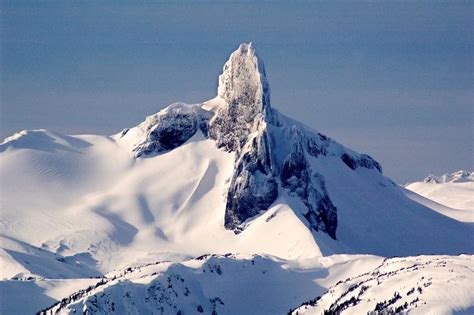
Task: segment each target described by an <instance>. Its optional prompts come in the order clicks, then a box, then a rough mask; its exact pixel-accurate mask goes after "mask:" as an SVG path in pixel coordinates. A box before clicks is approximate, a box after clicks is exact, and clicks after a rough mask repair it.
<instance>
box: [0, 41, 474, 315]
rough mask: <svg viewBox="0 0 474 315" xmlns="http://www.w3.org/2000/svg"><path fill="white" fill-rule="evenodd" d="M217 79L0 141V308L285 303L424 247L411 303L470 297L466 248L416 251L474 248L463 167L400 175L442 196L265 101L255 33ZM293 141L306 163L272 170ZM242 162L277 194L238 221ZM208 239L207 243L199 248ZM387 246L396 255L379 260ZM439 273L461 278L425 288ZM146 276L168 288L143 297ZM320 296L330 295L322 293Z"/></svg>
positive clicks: (448, 307)
mask: <svg viewBox="0 0 474 315" xmlns="http://www.w3.org/2000/svg"><path fill="white" fill-rule="evenodd" d="M219 80H220V81H219V90H218V96H217V97H216V98H214V99H211V100H209V101H206V102H204V103H202V104H193V105H188V104H183V103H175V104H172V105H170V106H169V107H167V108H165V109H164V110H162V111H160V112H158V113H156V114H155V115H152V116H149V117H147V118H146V119H145V121H144V122H142V123H141V124H139V125H138V126H136V127H132V128H129V129H124V131H123V132H121V133H118V134H116V135H113V136H110V137H109V136H95V135H76V136H69V135H63V134H60V133H56V132H52V131H48V130H43V129H40V130H29V131H22V132H20V133H17V134H15V135H13V136H12V137H9V138H7V139H5V140H4V141H3V142H2V144H0V165H1V169H0V179H1V189H2V190H1V194H0V207H1V209H0V212H1V218H0V259H1V260H0V263H1V268H0V269H1V271H0V277H1V279H2V281H1V282H0V289H1V290H2V294H0V297H1V299H2V301H1V308H2V312H1V313H6V314H9V313H19V312H23V311H24V312H32V311H33V312H34V311H38V310H39V309H43V308H46V307H48V306H50V305H52V304H53V303H54V302H55V301H57V300H59V299H61V298H64V297H66V296H67V295H69V294H73V293H74V292H75V293H74V294H75V295H74V296H75V298H74V299H72V300H71V299H70V300H68V301H66V302H65V303H64V304H65V306H66V307H67V308H68V309H70V310H72V309H77V310H78V311H83V307H84V305H86V307H87V308H88V309H89V310H93V307H95V306H94V304H95V305H96V306H97V307H98V309H97V310H102V311H103V312H110V311H111V309H110V308H111V307H112V304H111V303H114V306H113V307H114V308H116V310H117V311H120V312H129V313H143V312H147V311H150V312H151V311H152V310H154V311H157V310H159V309H160V307H164V310H166V312H167V311H173V312H175V311H177V310H178V309H182V310H184V311H190V312H195V311H197V308H198V306H199V305H201V307H202V308H203V309H204V310H205V312H210V311H212V309H215V310H217V311H218V312H219V313H220V311H224V312H225V313H234V314H243V313H255V310H257V309H258V310H262V311H261V312H260V313H263V314H265V313H268V314H272V313H284V312H288V310H290V309H294V308H296V307H298V306H299V305H301V304H302V303H304V302H306V301H308V300H311V299H314V298H315V297H316V296H318V295H323V294H324V293H325V292H326V291H327V290H328V289H329V288H332V287H334V286H336V287H337V289H338V290H339V287H338V286H337V285H336V283H337V282H338V281H343V280H346V279H348V278H351V279H352V278H353V279H358V278H357V277H358V276H361V277H364V276H363V274H364V273H368V272H373V270H375V269H376V268H377V267H379V266H380V265H381V264H382V262H384V261H385V262H386V264H387V266H398V265H406V266H410V265H413V264H415V263H417V261H418V260H419V259H421V260H422V261H424V262H426V263H427V268H424V269H420V270H419V272H420V275H421V274H422V273H423V274H424V273H426V277H433V279H435V281H433V286H432V288H431V289H429V290H428V293H427V295H424V296H423V298H424V301H425V302H426V303H427V304H426V305H425V304H423V305H421V304H420V305H418V307H419V308H420V309H421V310H423V311H427V312H428V311H431V310H433V311H434V312H438V311H439V312H448V313H449V312H451V311H455V310H456V311H458V310H459V311H463V310H468V309H469V307H472V306H473V305H474V301H473V296H472V293H471V294H470V293H469V292H472V287H471V286H470V285H469V284H468V280H472V268H473V263H472V256H468V255H462V256H449V257H448V256H426V257H421V258H420V257H418V256H419V255H422V254H425V255H430V254H436V255H459V254H469V255H472V254H473V253H474V244H473V242H472V236H473V235H474V227H473V224H472V223H470V222H473V220H472V216H471V213H472V212H470V211H471V210H469V209H467V208H469V207H470V206H469V205H470V204H471V203H472V186H470V185H471V184H472V183H473V182H472V181H467V180H466V178H468V177H469V176H470V175H466V174H465V173H459V174H454V175H452V176H451V177H449V176H445V177H444V179H443V180H442V181H441V180H439V182H440V183H439V184H438V183H431V182H429V183H415V184H412V185H415V186H412V185H410V186H408V187H407V189H412V188H413V187H418V186H419V187H426V189H427V194H428V193H429V194H431V195H435V194H436V195H439V196H442V198H441V197H440V198H441V199H438V200H440V201H438V202H439V203H442V202H441V201H443V202H444V203H450V204H451V206H453V205H456V207H454V206H453V208H450V207H447V206H443V205H441V204H439V203H436V202H434V201H430V200H428V199H426V198H424V197H422V196H420V195H417V194H415V193H411V192H408V191H407V190H406V189H404V188H401V187H399V186H397V185H395V184H394V183H393V182H392V181H391V180H390V179H388V178H386V177H385V176H384V175H383V174H382V171H381V167H380V165H379V164H378V163H377V162H376V161H375V160H373V159H372V158H370V157H369V156H367V155H363V154H359V153H357V152H354V151H352V150H350V149H347V148H345V147H344V146H342V145H341V144H339V143H337V142H335V141H334V140H332V139H330V138H328V137H326V136H323V135H321V134H319V133H317V132H316V131H314V130H312V129H311V128H309V127H306V126H304V125H302V124H300V123H299V122H296V121H294V120H292V119H291V118H288V117H286V116H284V115H282V114H280V113H278V112H277V111H276V110H274V109H272V108H271V107H270V94H269V85H268V81H267V80H266V77H265V70H264V66H263V62H262V61H261V59H260V58H259V57H258V56H257V55H256V53H255V49H254V47H253V46H252V45H250V44H243V45H241V46H240V47H239V49H238V50H237V51H236V52H235V53H234V54H232V56H231V58H230V59H229V61H228V63H226V65H225V66H224V71H223V74H222V75H221V77H220V79H219ZM231 103H232V104H233V106H237V108H238V110H237V111H235V112H234V111H233V110H230V109H229V107H228V106H229V104H231ZM234 109H235V108H234ZM236 112H237V113H240V114H242V115H244V114H245V115H247V116H245V115H244V116H245V117H243V116H242V115H240V114H239V115H236V114H235V113H236ZM219 119H220V121H219ZM203 122H204V123H205V124H204V125H205V126H204V125H203ZM229 122H233V123H234V124H231V123H229ZM207 126H209V127H210V129H209V134H208V133H207V131H208V130H207ZM213 128H215V129H213ZM213 132H214V133H213ZM169 135H172V136H171V137H170V136H169ZM216 137H217V138H216ZM169 140H171V142H170V141H169ZM178 140H179V141H178ZM295 147H297V148H299V149H300V150H299V151H298V152H299V153H301V154H300V155H299V158H300V160H301V161H299V162H301V163H299V164H298V163H295V165H297V164H298V165H297V166H298V167H299V166H304V170H303V171H302V172H304V174H305V175H307V176H306V177H304V176H300V178H297V176H296V175H298V174H299V173H298V172H296V171H295V172H293V173H292V172H289V174H291V175H292V176H293V177H290V178H283V177H282V176H281V174H280V172H281V168H282V165H283V164H284V163H285V161H286V160H287V159H288V158H291V155H290V153H291V152H293V149H294V148H295ZM249 160H250V162H248V161H249ZM290 162H298V161H296V160H294V161H293V160H292V161H290ZM289 165H293V164H291V163H289ZM256 167H259V168H260V169H257V171H255V170H254V168H256ZM294 168H296V166H295V167H294ZM237 169H241V170H242V169H244V170H245V172H243V173H238V172H237ZM235 174H237V175H238V176H236V175H235ZM239 174H243V175H239ZM466 176H467V177H466ZM249 177H251V180H249V182H250V183H252V185H247V186H245V185H244V187H243V188H248V187H250V188H252V189H251V192H250V194H252V193H255V194H257V195H259V196H260V197H261V195H264V194H267V193H268V192H269V190H268V189H267V188H268V187H266V186H265V185H266V183H267V182H268V181H267V180H272V182H273V183H275V185H273V186H272V187H274V188H275V187H276V191H270V193H271V194H270V195H271V197H272V198H273V197H275V198H274V199H272V200H271V201H270V203H269V205H268V207H264V208H265V209H264V208H259V207H255V209H253V210H255V211H256V212H255V213H252V215H251V216H249V217H246V218H245V220H244V221H243V222H241V224H240V226H239V230H238V232H239V233H234V230H228V229H226V227H225V224H224V223H225V215H226V211H227V208H226V207H227V205H228V202H227V201H228V198H229V196H228V195H229V190H230V188H231V187H234V186H233V185H235V187H237V188H239V187H240V186H239V185H240V184H241V183H242V182H245V180H248V179H249ZM283 182H284V183H283ZM441 182H442V183H441ZM262 183H264V184H265V185H264V184H262ZM291 183H303V184H305V185H306V186H307V187H306V186H305V187H306V188H307V189H308V190H309V188H311V189H313V190H314V191H313V192H312V193H313V195H312V197H311V198H313V199H317V200H312V201H314V202H313V203H315V204H317V202H318V201H321V200H325V201H326V202H328V201H327V200H329V202H331V203H332V204H333V206H334V209H336V210H335V211H334V212H335V213H336V214H337V228H336V227H335V226H334V224H333V225H331V226H332V227H333V228H335V235H331V234H328V233H327V231H328V230H327V229H325V228H327V227H325V226H324V225H315V224H313V223H314V222H310V221H308V213H309V210H308V204H310V202H309V199H311V198H310V197H309V196H308V194H306V195H305V192H304V190H306V189H303V185H300V184H298V185H300V186H301V187H293V186H294V185H293V186H292V185H290V184H291ZM423 185H425V186H423ZM308 187H309V188H308ZM433 187H436V189H433ZM443 187H444V188H443ZM466 187H467V188H466ZM241 188H242V187H241ZM428 188H430V189H431V190H429V189H428ZM428 190H429V191H428ZM273 192H277V194H273ZM419 193H420V194H422V192H419ZM431 195H430V196H431ZM245 196H248V195H245ZM315 196H319V197H320V199H318V198H316V197H315ZM231 197H232V196H231ZM323 198H327V199H323ZM443 198H444V199H443ZM433 199H435V197H433ZM268 200H269V199H267V200H266V201H268ZM239 201H240V200H239ZM329 202H328V203H329ZM459 206H460V207H459ZM466 207H467V208H466ZM470 209H472V208H470ZM316 210H317V211H319V212H317V211H316V212H315V213H319V214H322V212H321V211H320V210H321V209H316ZM254 214H255V215H254ZM330 235H331V236H330ZM334 236H335V237H334ZM227 253H233V254H232V255H226V254H227ZM204 254H212V255H211V256H205V258H202V259H197V258H196V257H198V256H201V255H204ZM254 255H257V256H254ZM394 256H401V257H404V258H393V259H392V258H391V259H389V260H385V257H394ZM397 259H400V261H398V260H397ZM439 261H444V262H446V265H447V266H448V267H446V268H445V267H442V268H441V267H440V266H438V265H436V263H434V262H439ZM218 266H219V267H218ZM382 267H384V268H385V265H383V266H382ZM128 268H131V269H130V270H129V269H128ZM219 268H220V270H221V271H220V272H219V271H218V270H219ZM380 268H381V267H380ZM380 268H379V269H380ZM387 268H388V267H387ZM390 268H391V267H390ZM394 268H395V267H394ZM397 268H398V267H397ZM440 268H441V269H440ZM463 268H464V269H463ZM399 269H400V268H399ZM399 269H397V270H399ZM127 270H129V271H127ZM450 270H453V272H451V271H450ZM461 270H465V271H466V272H464V273H463V272H461ZM102 276H104V277H105V278H104V279H105V280H100V279H98V278H97V277H102ZM114 276H115V279H114ZM417 276H418V275H417ZM91 277H92V278H91ZM410 277H412V275H410V274H408V273H397V274H396V275H395V276H394V277H393V279H391V278H390V279H387V281H385V282H384V283H383V288H382V289H381V291H380V292H378V291H377V289H376V288H375V287H372V288H371V289H370V290H369V291H368V292H367V294H368V295H367V296H369V294H373V295H372V296H373V298H372V300H371V301H370V303H368V304H367V303H365V302H364V303H365V304H364V303H362V304H360V305H359V306H358V307H360V309H361V310H362V309H363V310H366V309H370V308H372V307H373V306H374V303H376V302H377V303H378V302H381V301H382V300H381V299H384V300H385V299H387V298H390V296H388V295H387V294H388V293H390V294H393V292H389V291H391V290H392V289H397V290H398V289H399V288H401V286H403V285H404V284H403V283H405V282H406V283H411V282H410V281H411V278H410ZM169 279H170V280H169ZM181 279H183V281H181ZM397 279H398V280H397ZM413 279H415V277H413ZM392 280H393V281H392ZM169 281H171V282H173V287H174V288H175V289H173V290H175V291H176V290H179V294H178V296H177V295H176V294H177V293H176V292H177V291H176V292H174V291H173V290H171V289H169V288H168V287H167V285H168V284H169V283H168V282H169ZM413 281H415V280H413ZM442 281H452V282H453V283H454V284H453V285H455V284H459V286H460V290H459V291H458V292H454V293H452V294H451V293H449V292H446V291H445V290H444V289H439V290H438V289H436V290H434V289H433V288H438V286H439V284H440V283H442ZM471 282H474V281H471ZM97 283H99V284H100V285H99V286H98V287H93V288H91V289H90V291H87V292H86V293H84V291H81V290H85V289H86V288H87V287H88V286H90V285H94V286H95V285H96V284H97ZM183 283H186V285H184V284H183ZM450 283H451V282H450ZM256 284H258V285H256ZM186 286H188V290H190V293H189V294H188V295H185V294H184V293H185V292H186V289H185V288H186ZM158 288H159V289H158ZM289 288H291V290H289ZM344 288H346V287H343V286H341V290H343V289H344ZM446 288H447V289H450V290H452V287H451V286H447V287H446ZM149 290H151V291H153V292H154V293H153V294H155V296H156V294H158V293H159V294H160V296H161V298H162V300H166V301H167V302H166V303H164V304H163V303H161V302H160V303H161V304H160V303H158V304H156V303H155V302H147V301H146V300H145V297H146V296H149V295H150V294H151V293H150V292H151V291H149ZM157 290H158V291H157ZM469 290H470V291H469ZM392 291H393V290H392ZM22 292H27V293H28V294H21V293H22ZM147 292H148V293H147ZM99 293H106V294H105V295H104V296H101V295H100V294H99ZM126 293H128V294H129V295H130V296H131V297H132V296H133V298H130V299H128V298H124V295H125V294H126ZM175 293H176V294H175ZM147 294H148V295H147ZM173 296H174V297H173ZM4 297H5V298H4ZM217 297H219V299H217ZM326 297H327V301H328V303H329V302H331V301H332V298H333V295H332V294H329V295H327V296H326ZM28 301H30V303H28ZM96 301H98V302H96ZM221 302H223V303H221ZM262 303H263V304H262ZM23 304H25V305H26V304H27V305H26V306H24V308H23V306H22V305H23ZM165 304H166V305H165ZM328 305H330V304H324V307H326V306H328ZM364 305H365V306H364ZM308 311H310V309H308Z"/></svg>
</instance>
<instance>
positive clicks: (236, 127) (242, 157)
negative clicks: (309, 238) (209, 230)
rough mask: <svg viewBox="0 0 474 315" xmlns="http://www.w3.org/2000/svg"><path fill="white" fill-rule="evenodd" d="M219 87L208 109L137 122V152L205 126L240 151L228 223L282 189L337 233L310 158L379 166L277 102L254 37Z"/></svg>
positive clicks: (172, 143) (319, 224)
mask: <svg viewBox="0 0 474 315" xmlns="http://www.w3.org/2000/svg"><path fill="white" fill-rule="evenodd" d="M217 92H218V97H217V98H216V100H218V102H216V104H218V105H217V106H214V107H212V109H211V110H210V111H208V110H204V109H203V108H204V105H202V104H201V105H186V104H182V103H176V104H173V105H171V106H169V107H168V108H166V109H164V110H162V111H160V112H159V113H158V114H156V115H153V116H150V117H148V118H147V119H146V121H145V122H143V123H142V124H140V125H139V126H137V127H136V128H133V129H134V133H135V135H137V134H138V137H139V139H142V140H141V141H139V142H138V143H136V144H135V145H134V146H133V151H134V152H135V155H136V157H146V156H150V155H154V154H159V153H161V152H166V151H168V150H172V149H174V148H176V147H178V146H180V145H181V144H183V143H184V142H186V141H188V140H189V139H190V138H191V137H192V136H193V135H194V134H195V133H196V131H197V130H201V132H202V133H203V135H204V136H206V137H209V138H210V139H213V140H214V141H215V143H216V145H217V147H219V148H222V149H223V150H225V151H228V152H234V153H235V156H236V160H235V169H234V173H233V176H232V178H231V182H230V185H229V190H228V193H227V199H226V208H225V222H224V225H225V227H226V229H229V230H233V231H234V232H235V233H239V232H240V231H242V230H243V229H244V228H245V224H246V223H247V221H249V219H251V218H253V217H254V216H256V215H257V214H259V213H260V212H261V211H265V210H267V209H268V208H269V207H270V206H271V205H272V204H273V202H274V201H275V200H276V199H277V197H278V195H279V193H281V192H283V191H285V192H286V193H288V194H289V195H290V196H293V197H295V196H296V197H298V198H299V199H300V200H301V201H302V203H303V204H304V205H305V208H306V209H305V210H304V211H303V212H302V215H303V216H304V217H305V218H306V219H307V221H308V225H309V226H310V227H311V228H313V229H314V230H316V231H322V232H325V233H327V234H328V235H330V236H331V237H332V238H336V229H337V209H336V207H335V206H334V204H333V203H332V201H331V198H330V193H329V192H328V191H327V190H326V186H325V179H324V178H323V176H322V175H321V174H320V173H318V172H317V171H315V170H314V169H313V167H312V164H311V163H312V162H311V161H314V160H315V159H319V158H321V157H324V156H328V155H329V156H335V157H338V158H340V159H341V160H342V161H343V162H344V163H345V164H346V165H347V166H348V167H349V168H351V169H352V170H356V169H357V168H359V167H363V168H368V169H376V170H377V171H379V172H382V169H381V167H380V165H379V164H378V163H377V162H376V161H375V160H373V159H372V158H371V157H369V156H368V155H363V154H357V153H355V152H352V151H350V150H347V149H345V148H344V147H343V146H341V145H339V144H338V143H336V142H335V141H333V140H331V139H329V138H327V137H326V136H324V135H321V134H319V133H317V132H315V131H313V130H311V129H309V128H307V127H305V126H303V125H301V124H300V123H298V122H296V121H293V120H291V119H290V118H288V117H285V116H284V115H282V114H280V113H278V111H276V110H274V109H272V107H271V105H270V89H269V84H268V81H267V78H266V75H265V67H264V64H263V62H262V60H261V59H260V58H259V57H258V56H257V54H256V53H255V49H254V48H253V47H252V44H241V45H240V47H239V48H238V49H237V50H236V51H235V52H233V53H232V55H231V56H230V58H229V60H228V61H227V62H226V63H225V65H224V68H223V72H222V74H221V75H220V76H219V86H218V91H217ZM206 108H207V107H206ZM126 133H127V131H124V133H123V134H122V137H123V136H125V135H126Z"/></svg>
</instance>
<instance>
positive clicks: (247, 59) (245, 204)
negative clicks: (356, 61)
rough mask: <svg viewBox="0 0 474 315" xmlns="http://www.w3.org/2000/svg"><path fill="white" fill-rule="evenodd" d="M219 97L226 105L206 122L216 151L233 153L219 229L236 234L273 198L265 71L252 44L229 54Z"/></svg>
mask: <svg viewBox="0 0 474 315" xmlns="http://www.w3.org/2000/svg"><path fill="white" fill-rule="evenodd" d="M217 92H218V96H219V97H221V98H222V99H223V100H224V101H225V106H222V107H221V108H219V109H218V110H217V112H216V115H215V116H214V118H213V119H212V120H211V121H210V124H209V136H210V137H211V138H212V139H214V140H215V141H216V144H217V146H218V147H220V148H223V149H224V150H227V151H235V152H236V153H237V159H236V166H235V172H234V175H233V177H232V181H231V184H230V187H229V192H228V194H227V204H226V213H225V222H224V225H225V227H226V228H227V229H232V230H234V231H236V232H238V231H240V230H241V227H240V224H242V223H243V222H244V221H246V220H247V219H249V218H251V217H253V216H255V215H256V214H258V213H259V212H260V211H262V210H266V209H268V207H269V206H270V205H271V204H272V203H273V202H274V201H275V199H276V198H277V197H278V185H277V183H276V180H275V178H274V176H273V166H272V158H271V152H270V146H269V142H268V136H267V131H266V130H267V127H266V126H267V122H268V121H269V119H268V118H269V117H270V116H271V108H270V94H269V86H268V82H267V79H266V77H265V67H264V65H263V62H262V61H261V60H260V59H259V58H258V56H257V55H256V53H255V50H254V48H253V47H252V45H251V44H242V45H240V47H239V49H237V50H236V51H235V52H233V53H232V55H231V56H230V58H229V60H228V61H227V62H226V64H225V65H224V69H223V73H222V75H220V77H219V87H218V91H217Z"/></svg>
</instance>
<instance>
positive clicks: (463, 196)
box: [405, 170, 474, 219]
mask: <svg viewBox="0 0 474 315" xmlns="http://www.w3.org/2000/svg"><path fill="white" fill-rule="evenodd" d="M405 188H406V189H408V190H411V191H413V192H415V193H417V194H419V195H421V196H423V197H425V198H428V199H431V200H433V201H435V202H437V203H440V204H442V205H444V206H447V207H450V208H453V209H459V210H466V211H470V212H473V211H474V172H468V171H463V170H461V171H457V172H454V173H452V174H444V175H442V176H439V177H438V176H435V175H429V176H428V177H426V178H425V179H424V180H423V181H420V182H414V183H409V184H406V185H405ZM473 219H474V218H473Z"/></svg>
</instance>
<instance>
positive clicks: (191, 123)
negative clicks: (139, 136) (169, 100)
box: [123, 103, 209, 157]
mask: <svg viewBox="0 0 474 315" xmlns="http://www.w3.org/2000/svg"><path fill="white" fill-rule="evenodd" d="M208 117H209V115H206V113H205V111H203V110H202V109H200V108H199V107H198V106H192V105H187V104H183V103H175V104H172V105H170V106H169V107H167V108H166V109H164V110H162V111H160V112H159V113H157V114H155V115H153V116H149V117H147V119H146V120H145V121H144V122H143V123H142V124H140V125H139V126H138V127H137V128H138V129H139V131H141V132H142V133H143V134H144V140H143V141H141V142H139V143H137V144H136V145H135V146H134V148H133V151H134V152H135V156H136V157H141V156H149V155H152V154H157V153H161V152H164V151H169V150H172V149H174V148H176V147H178V146H180V145H181V144H183V143H184V142H186V141H187V140H189V139H190V138H191V137H192V136H193V135H194V134H195V133H196V131H197V130H198V129H200V130H201V131H202V132H203V134H204V135H206V136H207V122H208ZM127 131H128V130H126V131H124V132H123V135H125V134H126V133H127Z"/></svg>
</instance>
